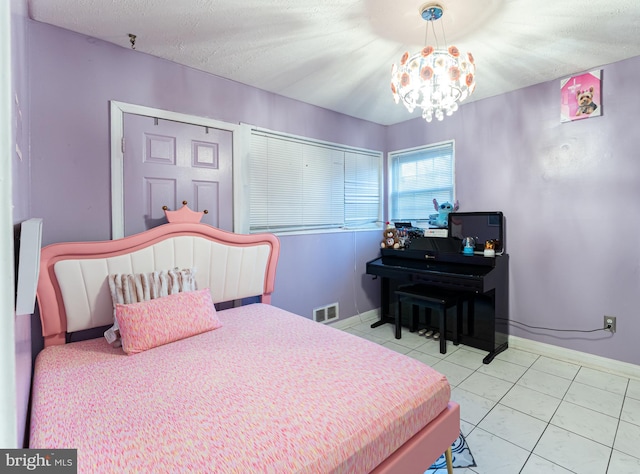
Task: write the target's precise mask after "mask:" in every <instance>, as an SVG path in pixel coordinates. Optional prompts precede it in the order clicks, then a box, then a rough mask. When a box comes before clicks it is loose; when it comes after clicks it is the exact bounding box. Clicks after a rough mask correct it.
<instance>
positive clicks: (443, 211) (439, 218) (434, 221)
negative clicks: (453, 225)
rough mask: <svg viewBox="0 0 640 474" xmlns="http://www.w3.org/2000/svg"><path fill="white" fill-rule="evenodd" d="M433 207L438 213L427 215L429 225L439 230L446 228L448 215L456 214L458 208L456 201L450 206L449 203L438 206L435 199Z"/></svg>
mask: <svg viewBox="0 0 640 474" xmlns="http://www.w3.org/2000/svg"><path fill="white" fill-rule="evenodd" d="M433 207H434V208H435V210H436V211H438V213H437V214H431V215H429V225H433V226H436V227H441V228H445V227H447V225H448V223H449V214H450V213H452V212H456V211H457V210H458V209H459V208H460V206H459V204H458V201H456V203H455V204H451V203H450V202H443V203H442V204H438V200H437V199H434V200H433Z"/></svg>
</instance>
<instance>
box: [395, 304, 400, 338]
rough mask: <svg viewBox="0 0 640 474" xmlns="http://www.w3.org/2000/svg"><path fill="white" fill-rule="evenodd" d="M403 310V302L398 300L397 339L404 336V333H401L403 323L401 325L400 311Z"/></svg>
mask: <svg viewBox="0 0 640 474" xmlns="http://www.w3.org/2000/svg"><path fill="white" fill-rule="evenodd" d="M401 310H402V303H401V302H399V301H398V308H397V310H396V317H395V321H394V322H395V326H396V339H401V338H402V333H401V325H400V312H401Z"/></svg>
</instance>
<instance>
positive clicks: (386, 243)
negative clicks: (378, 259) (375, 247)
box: [380, 227, 400, 249]
mask: <svg viewBox="0 0 640 474" xmlns="http://www.w3.org/2000/svg"><path fill="white" fill-rule="evenodd" d="M382 235H383V237H384V238H383V239H382V242H381V243H380V247H381V248H383V249H399V248H400V238H399V237H398V229H396V228H395V227H387V228H386V229H385V230H384V232H383V233H382Z"/></svg>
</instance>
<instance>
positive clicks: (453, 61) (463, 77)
mask: <svg viewBox="0 0 640 474" xmlns="http://www.w3.org/2000/svg"><path fill="white" fill-rule="evenodd" d="M443 12H444V10H443V8H442V6H440V5H438V4H434V3H429V4H426V5H423V6H422V7H421V8H420V14H421V16H422V18H423V19H424V20H425V21H427V22H428V23H427V31H426V34H425V44H427V36H428V34H429V23H431V29H432V31H433V35H434V37H435V27H434V26H433V23H434V22H435V21H436V20H439V19H440V18H442V14H443ZM442 38H443V41H444V44H445V48H446V49H441V48H439V47H438V42H437V38H436V46H435V47H434V46H429V45H427V46H425V47H424V48H422V50H421V51H418V52H417V53H415V54H413V55H411V56H410V55H409V52H408V51H407V52H405V53H404V54H403V55H402V58H401V59H400V65H399V66H396V65H395V64H394V65H393V67H392V69H391V91H392V92H393V98H394V99H395V101H396V104H397V103H398V102H400V100H402V102H403V103H404V105H405V107H406V108H407V109H408V110H409V112H413V111H414V110H415V108H416V107H419V108H421V109H422V118H424V119H425V120H426V121H427V122H431V120H433V117H434V116H435V117H436V118H437V119H438V120H442V119H443V118H444V116H445V115H451V114H453V113H454V112H455V111H456V110H458V103H459V102H462V101H463V100H465V99H466V98H467V97H469V95H471V93H472V92H473V91H474V90H475V88H476V82H475V72H476V66H475V64H474V62H473V56H472V55H471V53H462V52H460V51H459V50H458V48H456V47H455V46H449V47H448V48H447V47H446V38H445V37H444V27H443V28H442Z"/></svg>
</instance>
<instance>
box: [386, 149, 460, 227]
mask: <svg viewBox="0 0 640 474" xmlns="http://www.w3.org/2000/svg"><path fill="white" fill-rule="evenodd" d="M389 160H390V168H391V177H390V185H391V199H390V203H389V218H390V220H392V221H420V220H426V219H428V217H429V214H433V213H435V212H436V211H435V209H434V207H433V199H436V200H437V201H438V203H442V202H445V201H449V202H451V203H452V202H453V198H454V196H453V191H454V189H453V188H454V155H453V141H451V142H446V143H441V144H438V145H433V146H428V147H424V148H420V149H413V150H410V151H406V152H397V153H392V154H390V157H389Z"/></svg>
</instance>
